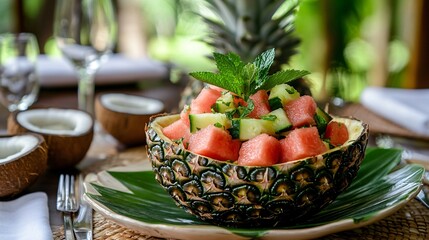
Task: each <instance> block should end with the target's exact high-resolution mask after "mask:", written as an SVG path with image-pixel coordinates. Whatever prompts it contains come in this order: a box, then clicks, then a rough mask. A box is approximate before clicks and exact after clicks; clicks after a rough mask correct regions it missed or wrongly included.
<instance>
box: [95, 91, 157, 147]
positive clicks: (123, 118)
mask: <svg viewBox="0 0 429 240" xmlns="http://www.w3.org/2000/svg"><path fill="white" fill-rule="evenodd" d="M163 111H164V103H163V102H162V101H160V100H157V99H153V98H147V97H142V96H136V95H129V94H121V93H105V94H100V95H99V96H98V97H97V100H96V104H95V115H96V118H97V120H98V121H99V122H100V124H101V126H102V127H103V129H104V130H106V132H108V133H109V134H110V135H112V136H113V137H114V138H115V139H117V140H118V141H119V142H120V143H122V144H125V145H127V146H133V145H139V144H145V143H146V134H145V125H146V124H147V123H148V122H149V118H150V117H151V116H152V115H154V114H158V113H161V112H163Z"/></svg>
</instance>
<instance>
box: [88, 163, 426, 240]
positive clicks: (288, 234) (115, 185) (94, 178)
mask: <svg viewBox="0 0 429 240" xmlns="http://www.w3.org/2000/svg"><path fill="white" fill-rule="evenodd" d="M146 170H149V171H150V165H149V162H148V161H144V162H142V163H140V164H135V165H129V166H125V167H117V168H113V169H109V170H108V171H124V172H131V171H146ZM411 171H413V173H414V172H415V173H416V174H417V175H418V174H420V175H421V174H422V173H421V171H423V169H422V168H421V167H416V166H414V168H413V169H412V170H411ZM407 175H409V172H408V173H407ZM411 183H412V184H410V186H409V187H406V188H408V190H409V191H408V193H399V194H403V195H401V196H399V197H396V198H397V199H399V198H401V199H399V200H397V201H396V202H395V203H393V204H391V205H390V206H389V207H386V208H383V209H381V210H377V211H376V212H371V214H370V217H366V218H365V219H360V220H359V221H356V219H353V218H343V219H339V220H334V221H332V222H329V223H327V224H322V225H319V226H315V227H307V228H300V229H267V230H264V232H263V234H262V236H258V237H259V238H260V239H273V240H274V239H311V238H317V237H321V236H325V235H328V234H331V233H336V232H341V231H345V230H350V229H355V228H360V227H363V226H366V225H369V224H371V223H374V222H376V221H378V220H380V219H383V218H385V217H387V216H389V215H391V214H392V213H394V212H396V211H397V210H399V209H400V208H401V207H403V206H404V205H405V204H406V203H407V202H408V201H409V200H410V199H412V198H414V197H415V196H416V195H417V193H418V192H419V190H420V188H421V182H417V181H414V182H411ZM91 184H98V185H100V186H104V187H108V188H112V189H116V190H120V191H123V192H129V193H131V191H129V190H128V189H127V188H126V187H125V186H124V185H122V184H121V183H120V182H119V181H117V180H116V179H115V178H113V177H112V176H111V175H110V174H109V173H108V172H107V171H102V172H100V173H98V174H90V175H88V176H87V178H86V179H85V188H86V190H87V192H88V193H90V194H95V195H98V193H97V191H96V190H95V189H94V188H93V187H92V185H91ZM411 188H412V189H411ZM401 192H403V191H401ZM166 194H167V193H166ZM85 198H86V199H87V200H88V202H89V203H90V204H91V205H92V207H93V208H94V209H95V210H96V211H98V212H100V213H101V214H102V215H103V216H104V217H106V218H108V219H111V220H113V221H114V222H116V223H118V224H120V225H123V226H125V227H128V228H131V229H134V230H136V231H138V232H142V233H144V234H147V235H151V236H155V237H162V238H174V239H187V240H192V239H202V236H204V239H207V240H210V239H213V240H215V239H231V240H233V239H251V237H246V236H245V235H238V234H236V233H233V232H232V231H230V230H228V229H227V228H222V227H217V226H213V225H193V224H189V225H183V224H181V225H175V224H170V223H166V224H153V223H149V222H143V221H138V220H135V219H132V218H130V217H127V216H124V215H121V214H118V213H116V212H114V211H113V210H111V209H109V208H108V207H106V206H105V205H103V204H101V203H100V202H98V201H96V200H94V199H93V198H91V197H88V196H87V195H85ZM382 200H383V199H382ZM365 207H367V206H365ZM160 208H162V206H160ZM149 212H150V211H149ZM246 231H247V230H246ZM250 231H252V229H250Z"/></svg>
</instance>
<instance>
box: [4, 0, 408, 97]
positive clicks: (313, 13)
mask: <svg viewBox="0 0 429 240" xmlns="http://www.w3.org/2000/svg"><path fill="white" fill-rule="evenodd" d="M13 1H15V0H2V1H0V32H10V31H13V29H12V28H13V26H14V24H15V23H14V16H13V11H11V9H13ZM44 1H45V0H23V11H24V14H25V15H26V16H27V18H28V19H33V20H36V19H37V18H38V16H39V13H40V12H41V6H42V4H41V3H43V2H44ZM117 1H123V0H117ZM136 1H137V3H138V4H139V7H140V8H141V9H142V17H143V19H144V20H143V21H144V22H143V23H142V24H144V31H145V34H146V36H147V38H148V42H147V44H148V46H147V49H148V55H149V56H150V57H153V58H155V59H159V60H162V61H166V62H171V63H174V64H175V65H176V66H177V67H178V68H180V69H182V70H183V71H198V70H210V69H212V68H213V64H212V62H211V60H210V59H209V58H208V57H207V56H211V52H212V51H213V49H212V48H211V47H209V46H208V45H207V44H205V43H204V41H202V40H204V38H205V37H206V36H207V31H208V28H207V27H206V25H205V23H204V22H203V21H202V19H201V17H200V16H199V15H198V14H207V13H208V12H209V11H207V5H206V4H205V1H204V0H156V1H154V0H136ZM291 1H298V0H291ZM380 1H383V2H385V3H388V4H389V7H390V10H389V11H391V15H392V16H393V17H392V19H391V25H390V29H389V31H390V36H389V39H388V41H389V42H388V43H387V44H388V56H386V57H387V62H388V69H387V70H388V81H387V85H388V86H401V84H402V83H401V82H402V81H403V74H404V71H405V70H406V67H407V66H408V63H409V58H410V56H409V55H410V53H409V49H408V48H409V47H408V46H407V44H406V43H405V42H404V41H403V40H402V39H401V36H400V34H399V33H398V28H399V27H400V26H399V22H400V19H401V16H400V13H399V9H400V8H401V3H402V2H403V1H407V0H390V1H387V0H377V1H374V0H347V1H345V0H323V1H322V0H300V9H299V12H298V14H297V16H296V20H295V22H296V34H297V35H298V36H299V37H300V38H301V39H302V41H301V45H300V47H299V53H298V54H297V55H296V56H294V57H293V59H292V61H291V62H290V65H291V67H293V68H298V69H306V70H309V71H311V72H313V74H312V75H311V78H310V81H311V86H312V91H313V92H315V93H316V94H317V92H319V91H321V88H322V87H323V86H325V85H323V83H324V81H327V82H326V84H327V85H326V86H327V87H328V90H329V94H330V95H333V96H338V97H341V98H344V99H346V100H351V101H356V100H357V99H358V97H359V93H360V91H361V90H362V89H363V88H364V87H365V86H366V85H367V84H370V83H368V81H371V79H368V72H369V71H371V69H372V68H373V67H374V59H375V57H376V54H377V49H376V48H375V47H374V46H373V45H372V43H371V42H370V41H368V36H367V35H368V34H369V33H371V30H370V29H369V28H371V26H372V24H373V23H374V21H376V20H377V19H376V18H374V15H375V14H377V13H378V10H380V9H379V8H380V4H378V3H380ZM371 21H372V22H371ZM44 24H45V23H44ZM46 27H51V26H50V25H49V24H47V23H46ZM142 31H143V30H142ZM329 41H330V43H331V44H332V48H331V49H330V50H331V52H327V50H326V47H325V46H326V44H327V42H329ZM44 52H46V53H48V54H50V55H59V51H58V49H57V48H56V46H55V43H54V41H53V40H52V39H50V40H48V41H47V42H46V44H45V46H44ZM326 69H327V71H326Z"/></svg>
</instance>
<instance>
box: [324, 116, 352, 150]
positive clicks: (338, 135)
mask: <svg viewBox="0 0 429 240" xmlns="http://www.w3.org/2000/svg"><path fill="white" fill-rule="evenodd" d="M325 138H326V139H329V143H330V144H331V145H333V146H341V145H343V144H344V143H345V142H347V140H349V132H348V130H347V126H346V125H345V124H344V123H340V122H336V121H331V122H329V123H328V126H326V131H325Z"/></svg>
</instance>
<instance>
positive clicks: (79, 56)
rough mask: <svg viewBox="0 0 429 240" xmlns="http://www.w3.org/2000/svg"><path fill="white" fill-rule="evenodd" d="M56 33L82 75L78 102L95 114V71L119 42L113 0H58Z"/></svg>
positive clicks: (83, 108) (59, 44) (67, 56)
mask: <svg viewBox="0 0 429 240" xmlns="http://www.w3.org/2000/svg"><path fill="white" fill-rule="evenodd" d="M56 4H57V5H56V9H55V20H54V37H55V40H56V43H57V45H58V47H59V48H60V50H61V52H62V54H63V55H64V56H65V57H66V58H67V59H69V60H70V61H71V63H72V64H73V65H74V67H75V69H76V71H77V73H78V78H79V84H78V106H79V109H81V110H84V111H86V112H88V113H90V114H94V75H95V73H96V71H97V70H98V68H99V67H100V64H102V62H103V61H105V59H106V58H107V56H108V55H109V54H110V53H111V52H112V49H113V47H114V45H115V42H116V32H117V26H116V20H115V13H114V9H113V5H112V2H111V0H67V1H65V0H57V2H56Z"/></svg>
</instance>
